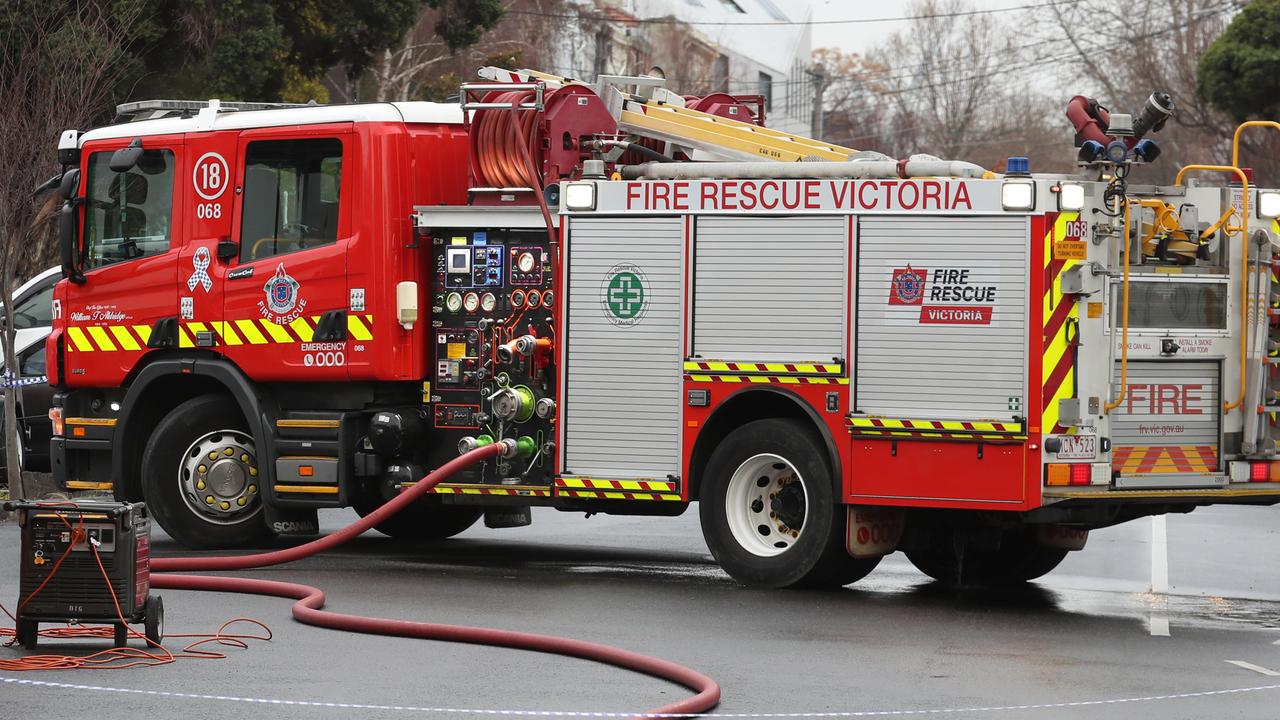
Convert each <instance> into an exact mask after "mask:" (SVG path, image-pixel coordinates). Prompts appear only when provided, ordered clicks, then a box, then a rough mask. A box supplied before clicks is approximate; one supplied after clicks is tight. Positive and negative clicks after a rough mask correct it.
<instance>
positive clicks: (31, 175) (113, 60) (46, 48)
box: [0, 0, 139, 495]
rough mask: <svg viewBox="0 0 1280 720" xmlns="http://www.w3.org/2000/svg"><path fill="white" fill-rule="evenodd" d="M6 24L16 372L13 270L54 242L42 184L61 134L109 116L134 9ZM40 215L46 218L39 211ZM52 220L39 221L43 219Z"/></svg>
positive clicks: (3, 160) (0, 68)
mask: <svg viewBox="0 0 1280 720" xmlns="http://www.w3.org/2000/svg"><path fill="white" fill-rule="evenodd" d="M25 5H26V7H24V8H23V12H22V13H20V14H19V13H15V14H14V15H12V16H10V18H20V20H18V21H17V22H15V21H14V20H12V19H10V18H6V19H3V20H0V299H2V300H3V301H4V312H3V322H4V341H3V345H4V365H5V367H6V368H9V369H10V371H11V372H16V371H15V368H16V363H15V360H14V348H13V342H14V329H13V308H12V303H10V302H9V298H11V297H12V295H13V289H14V287H15V284H16V282H17V281H18V277H17V271H18V269H19V268H22V267H24V262H25V261H26V258H27V257H29V256H30V255H32V254H34V253H33V252H32V249H33V247H34V244H35V243H38V242H42V241H44V240H45V238H47V237H48V235H49V233H48V224H47V220H48V219H49V218H50V217H51V212H50V210H51V205H50V204H49V201H48V199H47V198H44V197H36V196H35V194H34V190H35V188H36V187H37V186H38V185H41V184H42V183H43V182H44V181H46V180H48V179H49V178H50V176H53V175H56V174H57V173H58V170H59V168H58V166H57V164H56V155H55V150H56V147H57V142H58V135H59V133H60V132H61V131H62V130H64V129H68V128H83V127H85V126H86V125H88V124H89V123H90V122H92V121H93V120H94V119H96V118H98V117H100V116H102V115H103V114H104V112H105V111H106V110H108V108H109V106H110V102H111V91H112V85H113V80H114V79H115V78H114V74H113V73H114V71H115V70H116V69H117V68H118V67H119V64H120V63H121V62H122V61H123V59H124V47H125V43H126V42H127V38H128V37H129V35H128V29H129V27H130V26H131V25H132V24H133V23H134V21H135V20H136V19H137V13H138V12H139V11H138V7H139V6H138V5H130V4H122V3H112V4H107V3H96V2H92V1H91V0H71V1H69V2H63V3H41V2H31V3H26V4H25ZM42 208H43V211H44V212H43V213H41V209H42ZM42 218H43V219H44V220H45V221H46V222H41V219H42ZM14 394H15V393H14V392H13V390H12V389H7V390H6V391H5V392H4V423H3V426H4V430H5V433H6V435H5V443H4V444H5V453H6V455H5V457H6V465H7V469H8V472H7V477H8V483H9V487H10V488H11V489H15V490H16V494H17V495H23V494H24V488H23V485H22V477H21V472H20V470H19V465H18V451H17V447H18V446H17V445H16V443H17V442H19V439H18V434H17V428H18V424H17V420H16V417H15V400H14Z"/></svg>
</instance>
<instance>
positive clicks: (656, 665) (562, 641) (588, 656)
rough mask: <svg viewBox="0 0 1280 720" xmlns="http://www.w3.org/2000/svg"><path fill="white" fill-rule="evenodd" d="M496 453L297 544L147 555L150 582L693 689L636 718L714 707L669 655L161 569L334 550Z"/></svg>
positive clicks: (476, 455) (453, 463)
mask: <svg viewBox="0 0 1280 720" xmlns="http://www.w3.org/2000/svg"><path fill="white" fill-rule="evenodd" d="M501 451H502V446H501V445H500V444H497V443H495V444H492V445H486V446H484V447H480V448H476V449H475V450H472V451H470V452H468V453H466V454H464V455H460V456H458V457H456V458H454V459H452V460H450V461H449V462H447V463H445V464H444V465H442V466H440V467H439V468H437V469H436V470H433V471H432V472H430V473H428V474H427V476H426V477H424V478H423V479H422V480H421V481H419V482H418V483H417V484H415V485H414V486H413V487H411V488H409V489H408V490H406V491H404V492H403V493H401V494H400V495H399V496H397V497H395V498H394V499H392V500H391V501H390V502H388V503H386V504H385V505H383V506H382V507H380V508H378V509H377V510H375V511H373V512H372V513H370V514H368V515H366V516H365V517H363V518H361V519H360V520H357V521H356V522H354V523H351V524H350V525H348V526H346V527H344V528H342V529H341V530H338V531H337V532H334V533H332V534H329V535H326V536H324V537H322V538H318V539H316V540H312V541H311V542H308V543H304V544H302V545H298V546H296V547H291V548H286V549H283V550H274V551H272V552H265V553H257V554H254V555H240V556H226V557H172V558H155V559H153V560H152V561H151V571H152V576H151V586H152V587H155V588H173V589H176V590H209V591H213V592H238V593H250V594H254V595H272V596H275V597H285V598H293V599H295V600H297V602H295V603H294V604H293V617H294V619H295V620H297V621H298V622H301V623H305V624H307V625H315V626H318V627H325V628H331V629H334V630H347V631H350V632H359V633H368V634H371V635H393V636H397V637H408V638H422V639H426V640H444V641H447V642H464V643H475V644H480V645H493V646H497V647H508V648H515V649H518V650H532V651H535V652H544V653H552V654H555V655H565V656H568V657H576V658H582V659H584V660H591V661H594V662H600V663H604V664H607V665H612V666H614V667H618V668H622V669H625V670H634V671H636V672H640V673H644V674H645V675H650V676H653V677H656V678H660V679H663V680H668V681H670V682H673V683H677V684H679V685H683V686H685V687H687V688H689V689H690V690H693V691H694V692H695V693H696V694H695V695H693V696H692V697H688V698H685V699H684V700H680V701H677V702H674V703H670V704H668V705H664V706H662V707H660V708H657V709H655V710H651V711H649V712H647V713H644V715H642V716H640V717H643V716H645V715H677V716H678V715H688V714H694V713H702V712H706V711H708V710H711V709H712V708H714V707H715V706H716V705H718V704H719V703H720V686H719V685H718V684H716V681H715V680H712V679H711V678H709V677H707V676H706V675H704V674H702V673H700V672H698V671H697V670H693V669H692V668H688V667H685V666H683V665H679V664H676V663H673V662H670V661H668V660H661V659H659V658H655V657H652V656H649V655H642V654H640V653H636V652H631V651H629V650H623V649H621V648H616V647H611V646H609V645H601V644H599V643H592V642H586V641H583V640H573V639H571V638H563V637H556V636H553V635H538V634H534V633H525V632H517V631H513V630H498V629H493V628H481V627H468V626H464V625H445V624H439V623H424V622H411V621H408V620H391V619H386V618H372V617H362V616H359V615H347V614H345V613H336V612H331V611H329V610H324V609H323V608H324V600H325V598H324V591H322V590H320V589H319V588H316V587H312V586H310V585H302V584H299V583H287V582H279V581H274V580H257V579H251V578H235V577H215V576H208V575H165V574H161V573H175V572H185V571H191V570H243V569H246V568H258V567H266V566H268V565H279V564H282V563H287V562H292V561H294V560H301V559H302V558H305V557H310V556H312V555H315V554H316V553H320V552H324V551H325V550H331V549H333V548H335V547H337V546H339V545H341V544H343V543H345V542H347V541H348V540H350V539H351V538H354V537H356V536H357V535H360V534H361V533H363V532H365V531H366V530H368V529H370V528H372V527H373V526H375V525H377V524H378V523H380V522H382V521H383V520H385V519H387V518H389V517H391V516H392V515H394V514H395V513H397V512H399V511H400V510H402V509H404V507H405V506H406V505H408V504H410V503H412V502H414V501H416V500H418V499H419V498H421V497H422V495H423V494H424V493H426V492H427V491H428V490H430V489H431V488H432V487H435V485H436V484H437V483H439V482H441V481H442V480H444V479H445V478H447V477H450V476H452V475H453V474H455V473H457V472H458V471H460V470H462V469H464V468H466V467H468V466H470V465H474V464H475V463H478V462H481V461H482V460H486V459H488V458H490V457H493V456H496V455H498V454H499V453H500V452H501Z"/></svg>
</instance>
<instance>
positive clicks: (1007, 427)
mask: <svg viewBox="0 0 1280 720" xmlns="http://www.w3.org/2000/svg"><path fill="white" fill-rule="evenodd" d="M847 422H848V425H849V433H850V434H852V435H857V436H867V437H903V438H913V437H914V438H935V439H955V440H974V439H980V440H1022V439H1025V437H1024V436H1023V434H1022V424H1021V423H1005V422H992V421H989V420H903V419H899V418H881V417H851V418H848V419H847Z"/></svg>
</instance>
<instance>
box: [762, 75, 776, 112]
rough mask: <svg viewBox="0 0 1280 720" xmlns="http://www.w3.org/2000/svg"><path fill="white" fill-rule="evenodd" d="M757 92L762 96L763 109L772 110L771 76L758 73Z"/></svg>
mask: <svg viewBox="0 0 1280 720" xmlns="http://www.w3.org/2000/svg"><path fill="white" fill-rule="evenodd" d="M758 92H759V94H761V95H763V96H764V109H765V110H768V111H770V112H772V111H773V76H772V75H770V74H769V73H760V83H759V91H758Z"/></svg>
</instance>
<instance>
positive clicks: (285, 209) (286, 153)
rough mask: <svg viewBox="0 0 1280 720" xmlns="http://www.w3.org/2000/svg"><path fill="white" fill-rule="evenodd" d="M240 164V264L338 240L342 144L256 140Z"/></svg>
mask: <svg viewBox="0 0 1280 720" xmlns="http://www.w3.org/2000/svg"><path fill="white" fill-rule="evenodd" d="M244 164H245V176H244V210H243V214H242V217H241V222H240V262H253V261H254V260H261V259H263V258H268V257H273V256H275V255H283V254H285V253H291V252H296V251H298V250H308V249H310V248H314V247H319V246H322V245H329V244H331V243H334V242H337V240H338V207H339V202H338V201H339V196H340V194H341V191H342V141H341V140H338V139H337V138H315V139H306V140H258V141H255V142H251V143H249V144H248V146H247V148H246V150H245V159H244Z"/></svg>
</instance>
